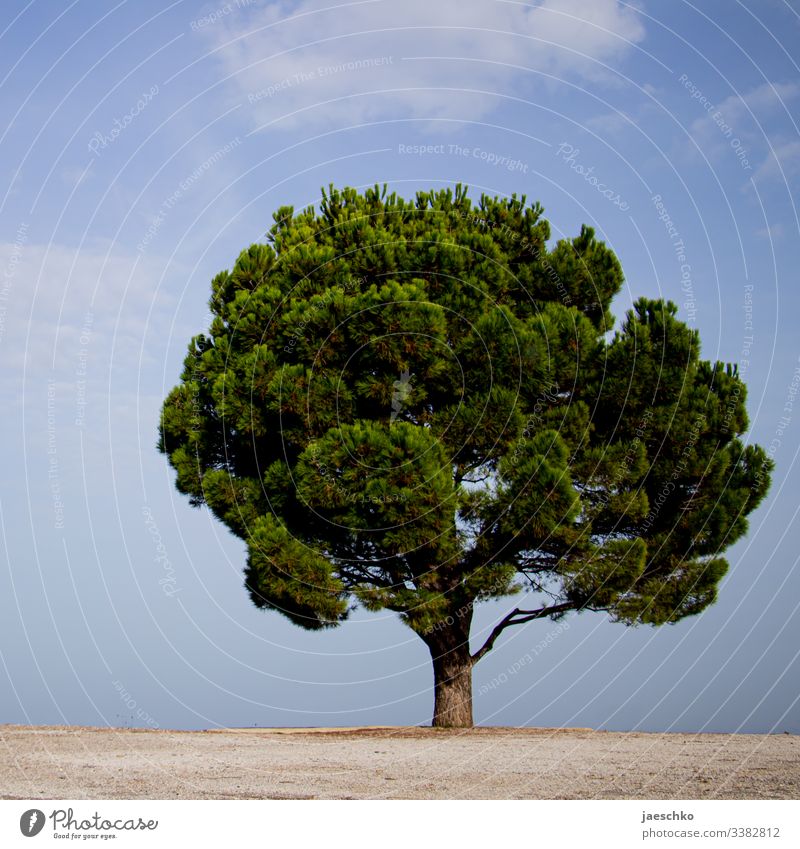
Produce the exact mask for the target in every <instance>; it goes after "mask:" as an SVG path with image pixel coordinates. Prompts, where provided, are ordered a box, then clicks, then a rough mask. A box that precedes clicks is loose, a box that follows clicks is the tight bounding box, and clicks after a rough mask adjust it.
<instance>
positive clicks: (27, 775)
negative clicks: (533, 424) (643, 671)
mask: <svg viewBox="0 0 800 849" xmlns="http://www.w3.org/2000/svg"><path fill="white" fill-rule="evenodd" d="M0 753H2V754H1V755H0V798H3V799H384V798H391V799H798V798H800V737H797V736H793V735H785V734H780V735H771V736H760V735H750V734H736V735H726V734H647V733H626V734H622V733H616V732H607V731H592V730H590V729H580V728H579V729H561V730H557V729H519V728H476V729H473V730H470V731H454V730H453V731H443V730H438V729H436V730H434V729H431V728H360V729H346V730H345V729H241V730H226V731H218V730H214V731H163V730H159V731H154V730H140V729H127V728H126V729H118V728H111V729H107V728H106V729H100V728H73V727H51V726H41V727H31V726H20V725H0Z"/></svg>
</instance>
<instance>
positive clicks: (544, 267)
mask: <svg viewBox="0 0 800 849" xmlns="http://www.w3.org/2000/svg"><path fill="white" fill-rule="evenodd" d="M542 212H543V211H542V209H541V207H540V206H539V205H538V204H534V205H530V206H529V205H527V204H526V199H525V197H524V196H523V197H521V198H517V197H516V196H512V197H511V198H491V197H487V196H485V195H484V196H482V197H481V198H480V200H479V202H478V203H477V205H473V204H472V202H471V200H470V199H469V198H468V197H467V193H466V191H465V190H464V189H463V188H462V187H461V186H458V187H456V189H455V191H451V190H444V191H439V192H419V193H418V194H417V196H416V198H415V199H414V200H412V201H408V200H404V199H402V198H400V197H398V196H397V195H396V194H388V195H387V192H386V189H385V188H384V189H381V188H379V187H377V186H376V187H375V188H373V189H368V190H366V191H365V192H364V193H363V194H359V193H358V192H357V191H356V190H355V189H351V188H346V189H343V190H337V189H335V188H333V187H331V189H330V191H329V192H327V193H325V192H323V199H322V203H321V205H320V209H319V212H317V211H316V210H315V209H314V208H309V209H306V210H304V211H303V212H301V213H300V214H297V215H295V212H294V209H293V208H292V207H288V206H287V207H283V208H281V209H279V210H278V211H277V212H276V213H275V216H274V217H275V223H274V224H273V226H272V227H271V229H270V231H269V233H268V242H267V244H256V245H252V246H251V247H250V248H248V249H247V250H245V251H243V252H242V253H241V254H240V256H239V258H238V259H237V261H236V263H235V265H234V267H233V269H232V270H231V271H223V272H222V273H220V274H218V275H217V276H216V277H215V278H214V280H213V283H212V295H211V301H210V307H211V310H212V313H213V316H214V317H213V321H212V322H211V326H210V329H209V331H208V332H207V333H204V334H200V335H198V336H196V337H194V338H193V339H192V340H191V343H190V345H189V351H188V354H187V356H186V359H185V364H184V370H183V373H182V375H181V382H180V383H179V385H178V386H176V387H175V388H174V389H173V390H172V391H171V392H170V394H169V396H168V397H167V399H166V401H165V403H164V407H163V413H162V421H161V438H160V443H159V447H160V450H162V451H163V452H165V453H166V454H168V456H169V460H170V462H171V464H172V465H173V467H174V468H175V470H176V471H177V487H178V489H179V490H180V491H181V492H184V493H186V494H188V495H189V496H190V498H191V500H192V503H193V504H195V505H199V504H202V503H205V504H207V505H208V506H209V507H210V508H211V510H212V511H213V512H214V514H215V515H216V516H217V517H218V518H219V519H220V520H221V521H222V522H224V523H225V524H226V525H227V526H228V527H229V528H230V530H231V531H232V532H233V533H234V534H236V535H237V536H239V537H241V538H242V539H243V540H244V541H245V542H246V544H247V547H248V562H247V569H246V586H247V588H248V590H249V592H250V595H251V598H252V599H253V601H254V602H255V603H256V604H257V605H258V606H261V607H267V608H273V609H277V610H279V611H280V612H282V613H283V614H285V615H286V616H288V617H289V618H290V619H291V620H292V621H294V622H296V623H297V624H299V625H302V626H303V627H306V628H323V627H326V626H330V625H334V624H337V623H338V622H341V621H342V620H343V619H345V618H346V617H347V615H348V612H349V611H350V610H351V609H352V606H353V604H354V603H361V604H362V605H364V606H365V607H367V608H368V609H379V608H388V609H391V610H394V611H397V612H398V613H400V614H401V616H402V617H403V619H404V620H405V621H406V623H407V624H408V625H410V626H411V627H412V628H413V629H414V630H416V631H417V632H418V633H420V634H422V635H425V634H430V633H431V631H432V630H433V629H436V628H437V627H438V626H440V625H441V623H442V622H444V621H446V620H447V617H448V616H450V615H452V612H453V611H454V610H457V609H459V608H462V607H464V606H466V607H469V608H470V609H471V606H472V605H473V604H474V603H475V602H476V601H479V600H481V599H485V598H494V597H501V596H504V595H511V594H514V593H518V592H520V591H521V590H528V591H530V592H532V593H534V594H535V596H536V598H537V599H538V600H539V602H540V603H541V602H542V600H543V601H544V606H543V607H540V608H539V609H537V610H534V611H530V610H520V609H517V611H515V613H514V615H512V617H511V618H510V619H509V621H508V623H507V624H516V623H517V622H522V621H527V620H528V619H530V618H538V617H539V616H541V615H551V616H554V617H555V616H560V615H563V614H564V613H565V612H566V611H568V610H583V609H601V610H605V611H608V612H609V613H610V614H611V616H612V617H613V618H615V619H617V620H619V621H623V622H627V623H638V622H645V623H651V624H661V623H663V622H671V621H677V620H678V619H680V618H682V617H683V616H686V615H689V614H693V613H697V612H699V611H700V610H702V609H703V608H704V607H706V606H707V605H708V604H709V603H711V602H712V601H713V600H714V598H715V596H716V589H717V585H718V582H719V580H720V578H721V577H722V575H723V574H724V573H725V570H726V568H727V567H726V563H725V560H724V559H723V558H722V557H720V556H719V555H720V552H721V551H722V550H723V549H724V548H726V547H727V546H729V545H730V544H732V543H733V542H735V541H736V540H737V539H739V538H740V537H741V536H742V535H743V534H744V533H745V531H746V528H747V520H746V516H747V514H748V513H749V512H750V511H752V510H753V509H754V508H755V507H756V505H757V504H758V503H759V502H760V501H761V499H762V498H763V497H764V495H765V493H766V491H767V488H768V485H769V475H770V471H771V468H772V464H771V461H770V460H769V459H768V458H767V457H766V455H765V453H764V451H763V450H762V449H761V448H759V447H758V446H745V445H744V444H743V443H742V442H741V441H740V438H739V437H740V436H741V435H742V434H743V433H744V431H745V430H746V428H747V415H746V411H745V387H744V385H743V383H742V382H741V380H740V379H739V376H738V374H737V372H736V369H735V368H733V367H730V366H724V365H723V364H721V363H709V362H705V361H702V360H701V359H700V347H699V336H698V334H697V332H696V331H695V330H692V329H690V328H688V327H687V326H686V325H685V324H683V323H682V322H680V321H679V320H678V319H677V308H676V307H675V305H674V304H672V303H670V302H664V301H654V300H648V299H641V300H639V301H637V302H636V303H635V305H634V308H633V309H632V310H630V311H629V312H628V314H627V315H626V317H625V320H624V322H623V324H622V326H621V328H620V329H619V330H618V331H617V332H616V333H615V334H614V335H613V337H612V336H611V333H610V331H611V328H612V322H613V319H612V316H611V312H610V305H611V301H612V298H613V297H614V295H615V294H616V293H617V292H618V291H619V289H620V287H621V285H622V282H623V275H622V270H621V267H620V264H619V262H618V260H617V258H616V257H615V255H614V253H613V252H612V251H611V250H610V249H609V248H608V247H607V246H606V245H605V244H604V243H603V242H601V241H598V240H597V239H596V238H595V234H594V232H593V230H592V229H591V228H589V227H583V228H582V229H581V232H580V234H579V235H578V236H577V237H576V238H574V239H564V240H560V241H558V242H557V243H556V244H555V245H554V246H552V247H548V244H547V242H548V240H549V238H550V227H549V224H548V222H547V221H546V220H545V219H544V218H542ZM504 622H505V620H504ZM501 625H502V623H501ZM504 627H505V626H504ZM492 642H493V640H492ZM489 648H491V645H489Z"/></svg>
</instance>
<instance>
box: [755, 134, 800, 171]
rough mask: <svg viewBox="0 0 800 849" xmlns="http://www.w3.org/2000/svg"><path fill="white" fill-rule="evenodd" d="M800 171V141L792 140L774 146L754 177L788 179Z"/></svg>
mask: <svg viewBox="0 0 800 849" xmlns="http://www.w3.org/2000/svg"><path fill="white" fill-rule="evenodd" d="M798 173H800V141H790V142H786V143H785V144H779V145H776V146H775V147H773V149H772V150H771V151H770V153H769V155H768V156H767V158H766V159H765V160H764V162H763V163H762V164H761V165H760V166H759V168H758V170H757V171H756V173H755V175H754V178H755V179H756V180H758V179H762V180H763V179H767V178H770V177H778V178H781V179H786V178H787V177H793V176H795V175H796V174H798Z"/></svg>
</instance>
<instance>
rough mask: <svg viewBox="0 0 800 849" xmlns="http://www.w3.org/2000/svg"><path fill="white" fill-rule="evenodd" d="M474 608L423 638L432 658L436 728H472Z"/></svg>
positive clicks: (434, 721) (434, 724)
mask: <svg viewBox="0 0 800 849" xmlns="http://www.w3.org/2000/svg"><path fill="white" fill-rule="evenodd" d="M471 619H472V611H471V610H470V611H469V612H468V615H467V616H463V618H462V619H459V620H457V621H454V622H453V624H452V625H448V626H446V627H443V628H442V629H440V630H437V631H435V632H433V633H432V634H429V635H426V636H424V637H423V639H424V640H425V643H426V644H427V646H428V648H429V649H430V653H431V658H432V660H433V723H432V724H433V727H434V728H472V658H471V656H470V652H469V625H470V621H471Z"/></svg>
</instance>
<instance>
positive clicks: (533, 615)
mask: <svg viewBox="0 0 800 849" xmlns="http://www.w3.org/2000/svg"><path fill="white" fill-rule="evenodd" d="M576 609H577V605H576V604H575V602H572V601H565V602H564V603H563V604H554V605H552V606H551V607H542V608H540V609H539V610H520V609H519V608H518V607H515V608H514V610H512V611H511V613H509V614H508V615H507V616H505V617H503V619H501V620H500V621H499V622H498V623H497V625H495V626H494V628H493V629H492V633H491V634H489V637H488V638H487V640H486V642H485V643H484V644H483V645H482V646H481V647H480V648H479V649H478V651H476V652H475V654H473V655H472V662H473V664H474V663H477V662H478V661H479V660H480V659H481V658H482V657H483V656H484V655H485V654H487V653H488V652H490V651H491V650H492V648H493V647H494V644H495V641H496V640H497V638H498V637H499V636H500V634H502V633H503V631H505V629H506V628H510V627H511V626H512V625H523V624H525V622H532V621H533V620H534V619H544V617H545V616H552V615H553V614H556V613H566V612H567V611H568V610H576Z"/></svg>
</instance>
